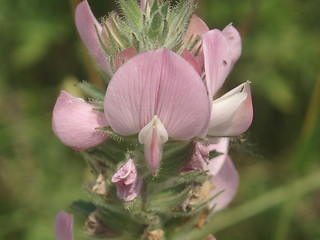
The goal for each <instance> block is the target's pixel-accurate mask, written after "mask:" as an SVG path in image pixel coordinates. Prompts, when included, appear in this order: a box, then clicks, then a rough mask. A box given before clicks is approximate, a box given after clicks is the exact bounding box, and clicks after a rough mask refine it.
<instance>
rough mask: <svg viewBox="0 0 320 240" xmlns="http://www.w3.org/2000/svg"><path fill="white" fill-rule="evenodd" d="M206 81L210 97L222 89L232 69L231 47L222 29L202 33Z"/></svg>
mask: <svg viewBox="0 0 320 240" xmlns="http://www.w3.org/2000/svg"><path fill="white" fill-rule="evenodd" d="M202 46H203V53H204V67H205V73H206V83H207V87H208V91H209V96H210V98H211V97H212V96H213V95H214V94H215V93H216V92H217V91H218V90H219V89H220V87H221V86H222V84H223V83H224V80H225V79H226V77H227V76H228V74H229V72H230V70H231V58H230V47H229V44H228V41H227V39H226V37H225V36H224V35H223V34H222V32H221V31H220V30H217V29H214V30H211V31H209V32H206V33H204V34H203V35H202Z"/></svg>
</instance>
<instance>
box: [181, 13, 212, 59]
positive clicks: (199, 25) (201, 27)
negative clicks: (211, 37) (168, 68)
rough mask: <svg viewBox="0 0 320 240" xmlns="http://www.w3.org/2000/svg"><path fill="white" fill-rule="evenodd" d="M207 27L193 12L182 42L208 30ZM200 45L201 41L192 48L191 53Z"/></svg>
mask: <svg viewBox="0 0 320 240" xmlns="http://www.w3.org/2000/svg"><path fill="white" fill-rule="evenodd" d="M208 31H209V28H208V26H207V24H206V23H205V22H204V21H202V20H201V18H199V17H198V16H197V15H195V14H193V15H192V17H191V20H190V23H189V26H188V29H187V32H186V35H185V37H184V42H185V43H187V42H189V41H190V39H192V40H194V39H195V38H196V37H197V36H200V35H201V34H202V33H205V32H208ZM200 45H201V41H199V42H198V43H197V45H196V46H195V47H194V48H193V49H192V53H195V52H196V51H197V50H198V48H199V47H200Z"/></svg>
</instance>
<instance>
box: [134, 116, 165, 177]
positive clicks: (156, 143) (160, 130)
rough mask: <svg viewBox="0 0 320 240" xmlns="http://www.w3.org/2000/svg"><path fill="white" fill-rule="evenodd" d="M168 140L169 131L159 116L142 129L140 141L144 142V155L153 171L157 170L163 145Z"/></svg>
mask: <svg viewBox="0 0 320 240" xmlns="http://www.w3.org/2000/svg"><path fill="white" fill-rule="evenodd" d="M166 141H168V132H167V130H166V129H165V127H164V126H163V124H162V123H161V121H160V119H159V118H158V117H157V116H154V117H153V119H152V120H151V121H150V122H149V123H148V124H147V125H146V126H145V127H144V128H142V129H141V131H140V133H139V142H140V143H142V144H144V155H145V157H146V160H147V163H148V165H149V168H150V170H151V171H153V172H154V171H156V170H157V168H158V166H159V163H160V160H161V156H162V145H163V144H164V143H165V142H166Z"/></svg>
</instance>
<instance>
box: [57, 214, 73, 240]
mask: <svg viewBox="0 0 320 240" xmlns="http://www.w3.org/2000/svg"><path fill="white" fill-rule="evenodd" d="M54 228H55V239H56V240H73V216H72V215H71V214H68V213H66V212H65V211H60V212H59V213H58V214H57V215H56V219H55V227H54Z"/></svg>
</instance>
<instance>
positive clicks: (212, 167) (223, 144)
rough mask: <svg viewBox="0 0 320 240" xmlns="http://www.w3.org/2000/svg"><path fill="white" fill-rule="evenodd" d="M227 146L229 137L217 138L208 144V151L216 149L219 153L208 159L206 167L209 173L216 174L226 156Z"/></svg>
mask: <svg viewBox="0 0 320 240" xmlns="http://www.w3.org/2000/svg"><path fill="white" fill-rule="evenodd" d="M228 147H229V138H219V139H218V142H217V143H214V144H210V145H209V146H208V148H209V151H210V152H211V151H216V152H217V153H220V155H218V156H216V157H214V158H212V159H210V161H209V164H208V169H209V174H210V175H213V176H214V175H216V174H217V173H218V172H219V171H220V169H221V168H222V166H223V165H224V162H225V161H226V158H227V157H228Z"/></svg>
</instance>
